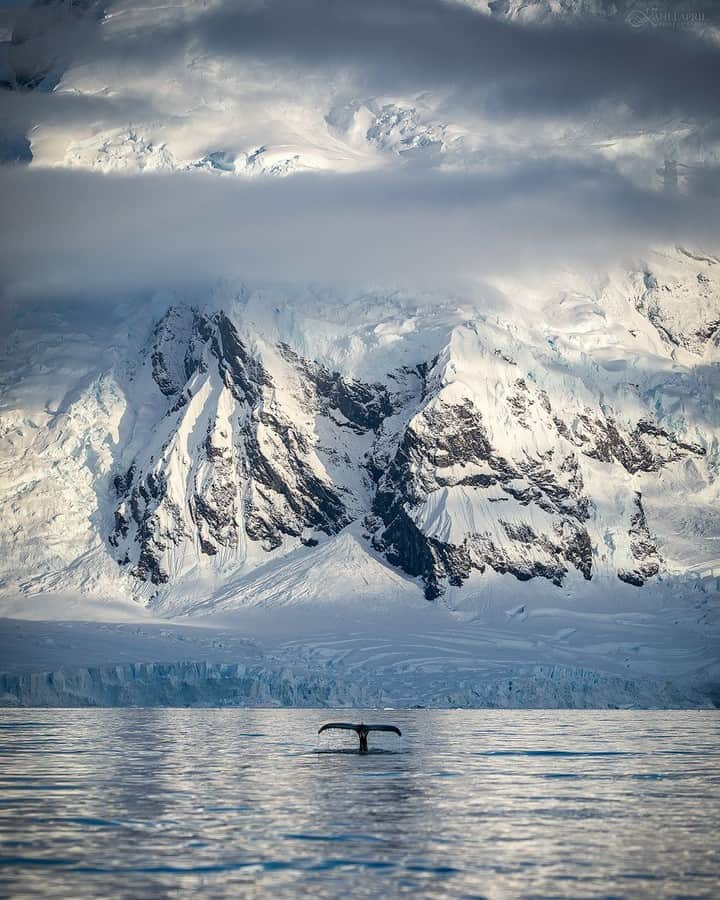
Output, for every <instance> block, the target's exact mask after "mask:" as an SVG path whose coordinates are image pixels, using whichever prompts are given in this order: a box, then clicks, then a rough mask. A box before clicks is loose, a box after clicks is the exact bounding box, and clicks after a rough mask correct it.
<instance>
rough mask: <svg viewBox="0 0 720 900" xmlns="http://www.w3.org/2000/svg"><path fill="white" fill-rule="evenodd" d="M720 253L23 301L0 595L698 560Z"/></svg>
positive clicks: (702, 570) (643, 573)
mask: <svg viewBox="0 0 720 900" xmlns="http://www.w3.org/2000/svg"><path fill="white" fill-rule="evenodd" d="M719 270H720V263H719V262H718V260H717V259H716V258H715V257H713V256H710V255H707V254H698V253H691V252H689V251H687V250H683V249H681V248H676V249H673V250H668V251H664V252H658V253H656V254H654V256H653V257H652V258H649V259H648V260H646V261H644V262H643V263H642V265H639V266H638V267H637V268H636V269H634V270H623V271H620V270H618V271H616V272H611V273H609V274H608V275H607V277H606V278H605V279H600V280H598V279H594V280H593V279H589V278H587V279H585V280H583V279H582V278H581V277H580V276H579V275H576V276H573V278H572V279H569V280H568V279H567V278H566V279H565V281H564V282H563V281H561V282H559V283H552V284H549V285H548V286H547V287H546V288H545V293H544V295H543V294H542V293H541V292H540V291H539V289H538V288H537V286H533V287H532V288H528V287H527V286H523V285H521V284H515V285H511V284H509V283H505V284H503V285H502V286H500V287H501V288H502V292H503V293H502V294H501V293H500V287H499V288H498V289H497V290H496V291H495V292H494V293H493V295H492V296H493V301H492V302H491V301H489V300H487V301H484V302H483V301H480V300H477V299H475V300H473V301H470V300H468V299H467V298H465V299H462V298H458V297H449V298H447V297H446V298H439V297H413V296H411V295H408V294H402V293H398V294H387V293H382V292H375V293H370V294H362V295H359V296H351V295H348V296H347V297H345V298H342V299H341V300H340V302H338V298H337V297H334V296H331V295H329V294H328V295H323V294H322V293H321V292H316V291H312V290H308V291H299V292H296V293H294V294H293V293H292V292H289V291H288V290H287V289H280V288H272V287H269V286H264V287H263V286H260V287H254V288H251V287H247V286H241V287H239V288H232V289H231V288H230V287H229V286H228V285H225V286H221V287H218V288H216V289H215V290H214V292H210V294H209V295H208V296H207V297H205V298H204V300H198V299H197V298H187V297H185V298H182V297H178V296H170V297H168V296H164V297H160V298H157V299H156V301H155V302H154V304H152V305H151V309H149V310H144V309H140V308H139V307H137V308H136V307H133V310H134V311H133V312H132V315H133V316H134V317H135V318H134V319H133V320H131V322H130V327H128V324H127V323H126V322H125V321H123V317H124V316H125V315H126V313H122V314H120V315H118V318H117V319H116V320H115V325H114V326H107V325H105V326H102V327H101V326H98V329H97V330H96V331H94V332H93V331H92V327H91V326H90V327H89V326H88V324H87V323H83V328H84V331H83V328H80V327H79V323H78V322H75V323H71V322H68V321H63V320H62V316H61V313H60V312H59V311H53V312H52V314H50V318H49V319H48V322H47V327H48V329H50V330H47V331H44V332H43V331H42V326H40V325H34V326H33V327H32V328H28V327H26V326H24V325H23V323H22V322H20V323H18V327H17V328H16V330H15V331H14V332H13V333H12V335H11V336H10V338H9V341H8V343H7V346H6V349H5V365H4V374H3V380H4V408H3V414H2V441H3V443H4V452H3V459H4V460H5V462H4V463H3V473H2V477H3V492H2V498H3V499H2V512H3V520H4V522H5V527H4V528H3V533H2V538H1V539H2V544H3V553H2V560H3V563H2V565H3V571H2V574H1V577H2V591H3V594H4V595H5V596H11V595H12V596H17V595H18V594H22V593H26V594H33V593H37V592H42V591H45V592H47V591H78V590H79V591H81V592H86V593H88V594H90V595H97V596H112V595H115V596H117V595H124V596H127V597H128V598H135V599H139V600H141V601H142V602H144V603H151V604H152V606H153V608H155V609H159V610H162V609H166V610H167V611H168V612H169V611H172V612H174V613H177V612H183V611H189V610H193V609H202V610H203V611H204V612H207V611H208V610H210V609H212V608H213V604H214V603H217V605H218V608H222V609H232V608H233V606H234V605H236V606H245V605H248V604H253V603H254V602H262V603H263V604H270V605H272V604H274V603H285V602H287V601H288V597H287V596H286V593H285V592H286V591H287V589H288V585H289V584H293V583H294V584H295V590H300V589H299V587H298V585H299V584H300V583H301V582H302V584H303V585H304V587H303V588H302V589H301V590H300V594H301V595H302V596H303V597H304V598H305V599H308V598H310V599H312V596H313V589H312V587H311V588H310V590H309V593H308V588H307V585H308V584H310V585H311V584H312V569H313V566H314V565H315V564H317V566H318V571H324V572H325V578H324V583H323V584H322V585H319V584H318V585H317V586H316V589H315V593H316V594H317V595H320V594H327V593H328V591H329V593H330V594H332V593H333V590H334V591H335V593H337V594H342V593H343V591H344V588H345V583H344V579H345V578H346V577H349V581H348V582H347V583H348V584H352V583H353V582H352V577H353V576H354V575H355V573H356V572H360V573H361V574H362V579H363V583H367V584H370V585H373V588H372V590H371V591H370V593H371V594H372V596H373V597H375V598H376V599H377V598H380V599H381V598H382V597H383V591H384V590H387V595H388V597H393V596H398V597H408V598H409V597H411V596H418V597H419V596H420V594H421V592H422V593H424V595H425V597H426V598H427V599H430V600H437V599H438V598H442V600H443V602H444V603H447V604H449V605H450V606H451V607H453V608H455V607H456V608H461V607H464V606H466V603H467V597H468V596H473V595H474V592H475V591H476V586H477V584H478V583H480V584H482V583H483V579H484V580H485V581H486V583H487V584H492V583H494V581H493V578H494V577H495V576H507V577H510V578H511V579H512V580H514V581H517V582H518V584H519V583H524V582H528V581H531V580H532V581H535V580H537V579H541V580H543V581H547V582H549V583H550V584H551V585H553V586H555V587H556V588H557V589H558V590H562V589H569V590H571V591H572V592H574V593H575V594H577V596H579V597H582V596H583V592H584V590H585V588H583V585H589V584H590V583H591V582H593V581H595V582H596V583H597V582H598V580H601V581H602V580H605V581H606V582H607V584H608V585H609V586H610V587H609V588H608V590H611V591H616V590H620V589H622V587H623V585H625V586H629V587H632V588H640V589H643V590H647V591H651V592H652V590H653V585H654V584H656V583H657V580H658V578H660V579H663V578H666V579H667V578H669V577H673V578H678V577H679V578H681V579H683V578H686V577H689V576H690V575H692V574H694V575H698V574H699V575H700V576H702V575H708V576H709V575H711V574H712V572H713V569H714V567H715V566H717V565H718V554H717V550H716V542H717V540H718V534H719V533H720V529H719V528H718V520H717V514H716V513H715V511H714V510H715V508H716V501H717V490H718V481H717V465H718V425H719V423H718V417H719V410H718V404H717V391H718V384H719V383H720V381H719V379H718V366H717V362H718V341H717V335H718V321H719V320H720V276H719V275H718V271H719ZM498 297H501V298H502V299H501V300H498ZM698 298H699V299H698ZM493 303H494V304H495V306H494V307H493ZM683 308H687V316H685V317H684V318H683V315H682V309H683ZM113 327H114V329H115V330H113ZM103 328H104V331H103ZM73 329H76V330H75V331H73ZM80 346H82V350H81V351H80V350H79V347H80ZM31 347H32V349H31ZM76 354H77V356H76ZM75 358H77V359H78V362H74V361H73V362H71V359H72V360H75ZM20 360H22V364H20ZM48 520H49V522H50V524H49V525H48V524H47V523H48ZM335 555H337V560H338V561H340V560H343V559H346V560H352V561H351V562H347V563H346V564H345V565H343V564H340V563H339V564H338V566H337V572H336V573H333V571H332V560H333V558H334V556H335ZM29 560H32V564H28V561H29ZM326 563H327V566H326V568H325V569H323V566H324V565H326ZM293 567H295V568H296V569H297V571H298V572H299V573H302V572H306V576H303V577H302V578H300V577H299V578H297V579H295V580H293V578H292V576H291V574H290V570H291V569H292V568H293ZM344 569H345V570H346V571H347V572H348V575H347V576H346V575H345V574H343V570H344ZM254 573H258V574H257V579H260V580H259V581H258V580H255V581H254V580H253V579H254V578H255V575H254ZM273 573H284V576H282V577H279V576H278V577H277V578H275V575H274V574H273ZM491 576H492V577H491ZM327 579H329V580H330V581H329V584H330V587H328V581H327ZM478 579H479V581H478ZM333 580H334V581H333ZM333 583H334V587H333ZM253 584H254V585H255V588H254V589H251V588H250V586H251V585H253ZM260 584H263V585H264V587H262V588H261V587H260ZM273 584H275V585H276V587H275V589H274V590H273V588H272V587H271V586H272V585H273ZM233 585H235V586H236V589H237V593H236V595H235V599H233V591H232V589H231V588H232V586H233ZM357 587H358V585H357V583H355V589H357ZM258 598H262V599H261V600H260V599H258Z"/></svg>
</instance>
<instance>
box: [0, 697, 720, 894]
mask: <svg viewBox="0 0 720 900" xmlns="http://www.w3.org/2000/svg"><path fill="white" fill-rule="evenodd" d="M333 718H341V719H343V720H345V721H360V720H361V719H363V720H364V721H373V720H374V721H384V722H394V723H396V724H398V725H399V726H400V727H401V728H402V730H403V737H402V738H397V737H395V736H394V735H384V734H383V735H373V734H371V735H370V746H371V753H369V754H368V755H367V756H360V755H358V754H357V753H356V752H350V748H355V746H356V744H357V739H356V738H355V736H354V735H352V734H344V733H342V732H330V733H325V734H323V735H321V736H320V737H318V736H317V733H316V732H317V729H318V727H319V725H320V724H321V723H322V722H323V721H328V720H330V719H333ZM373 748H374V749H373ZM0 783H1V784H2V791H1V793H0V841H1V844H0V854H1V858H0V895H2V896H12V897H28V896H46V897H63V898H70V897H72V898H85V897H92V898H96V897H128V898H142V897H165V896H173V897H175V896H191V895H192V896H198V895H200V896H202V895H204V896H209V897H223V896H229V897H234V896H247V897H253V896H274V897H296V896H301V895H311V896H315V897H336V896H344V895H347V896H354V897H357V896H372V897H392V896H396V895H399V894H403V893H408V894H412V893H416V894H419V895H421V896H430V897H477V896H484V897H491V898H496V897H497V898H505V897H520V896H522V897H549V896H550V897H558V896H561V897H566V896H571V897H595V896H602V897H608V896H624V897H628V896H630V897H644V896H647V897H676V896H687V897H711V896H715V897H717V896H720V853H719V850H718V847H720V714H718V713H716V712H634V711H618V712H614V711H613V712H585V711H567V712H565V711H564V712H556V711H531V712H516V711H507V712H506V711H431V710H410V711H407V710H406V711H398V712H390V711H387V712H372V713H370V712H362V713H360V712H354V713H353V712H350V711H348V710H343V711H342V713H339V714H337V713H335V714H333V713H332V712H328V711H327V710H242V709H233V710H200V709H197V710H175V709H166V710H161V709H153V710H140V709H109V710H25V711H9V710H4V711H1V712H0Z"/></svg>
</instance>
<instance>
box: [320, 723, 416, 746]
mask: <svg viewBox="0 0 720 900" xmlns="http://www.w3.org/2000/svg"><path fill="white" fill-rule="evenodd" d="M331 728H335V729H337V730H339V731H354V732H355V733H356V734H357V736H358V737H359V738H360V752H361V753H367V752H368V743H367V736H368V733H369V732H371V731H392V732H393V733H394V734H396V735H398V737H402V732H401V731H400V729H399V728H398V727H397V726H396V725H365V724H364V723H363V722H361V723H360V724H359V725H354V724H353V723H352V722H326V723H325V725H322V726H321V727H320V728H319V729H318V734H322V733H323V731H328V730H329V729H331Z"/></svg>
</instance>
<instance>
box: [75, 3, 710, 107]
mask: <svg viewBox="0 0 720 900" xmlns="http://www.w3.org/2000/svg"><path fill="white" fill-rule="evenodd" d="M130 21H132V19H130ZM86 51H87V53H88V54H89V55H92V54H93V53H97V54H100V55H101V56H102V57H103V58H104V59H107V58H108V54H109V55H110V56H112V57H114V58H115V59H118V60H122V61H124V62H125V63H128V62H129V61H131V62H132V64H133V65H138V66H141V67H144V68H145V69H146V71H147V72H148V74H150V73H151V72H152V70H153V69H155V67H157V65H158V64H162V63H163V62H167V61H169V60H171V59H177V58H178V57H180V56H184V55H191V56H195V57H199V56H201V55H202V54H209V55H211V56H213V57H218V58H225V59H240V60H250V59H252V60H255V61H259V62H262V63H263V64H266V65H274V66H276V67H279V68H281V69H283V68H291V69H292V68H295V69H296V70H300V72H302V71H311V70H323V71H327V70H345V71H347V70H352V71H353V77H354V81H355V83H356V85H357V86H358V88H360V87H362V88H363V89H365V90H367V91H371V92H375V93H378V92H391V91H407V90H444V91H447V92H448V93H449V95H450V97H451V102H452V104H453V105H454V106H455V107H457V108H468V107H469V108H471V109H474V110H478V109H480V108H482V109H483V110H485V111H491V112H493V113H494V114H495V115H500V116H507V115H513V114H522V115H547V114H552V115H572V114H577V113H582V114H585V113H586V112H587V108H588V105H597V104H621V105H622V106H624V107H627V108H628V109H630V110H631V111H632V112H633V114H634V115H635V116H636V117H640V118H641V119H646V118H648V117H653V116H662V115H683V116H689V117H703V116H708V115H711V116H716V115H717V114H718V112H720V95H718V92H717V91H715V90H714V89H713V86H714V85H716V84H718V83H720V46H718V44H717V43H716V42H713V41H711V40H705V39H704V38H703V37H702V36H700V35H699V34H697V33H695V32H694V31H691V30H689V29H684V28H660V27H656V28H652V29H649V28H648V29H642V28H633V27H632V26H631V24H630V23H629V22H628V20H627V19H626V18H622V17H619V16H618V17H615V18H609V17H605V18H599V17H596V18H569V19H560V20H557V21H555V22H552V23H547V22H546V23H544V24H542V25H538V26H532V25H520V24H517V23H512V22H508V21H507V20H504V19H502V18H499V17H494V16H488V15H481V14H480V13H478V12H477V11H476V10H474V9H472V8H471V7H470V6H467V5H464V4H462V3H458V2H450V0H362V2H358V0H332V2H329V0H294V2H293V3H286V2H284V0H264V2H258V0H246V2H244V3H240V4H237V3H221V4H212V5H210V6H209V7H207V9H206V10H204V11H202V12H198V11H197V10H195V11H193V12H192V14H191V13H189V12H188V11H187V9H186V8H183V12H182V14H181V15H177V16H166V17H163V18H160V19H159V20H158V21H157V22H156V24H155V27H143V28H131V27H128V28H126V29H122V28H119V29H117V30H116V31H115V32H114V33H113V34H112V39H111V40H110V41H108V40H107V39H104V40H103V41H102V43H101V44H98V45H96V46H95V47H94V48H93V47H92V46H88V47H87V48H86Z"/></svg>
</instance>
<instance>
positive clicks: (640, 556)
mask: <svg viewBox="0 0 720 900" xmlns="http://www.w3.org/2000/svg"><path fill="white" fill-rule="evenodd" d="M628 534H629V536H630V552H631V553H632V555H633V558H634V559H635V560H636V562H637V566H636V567H635V568H634V569H620V571H619V572H618V578H619V579H620V580H621V581H625V582H627V583H628V584H633V585H635V586H636V587H641V586H642V585H643V584H645V582H646V581H647V580H648V578H652V577H653V576H655V575H657V574H658V572H659V571H660V562H661V559H660V554H659V553H658V549H657V547H656V545H655V543H654V541H653V540H652V537H651V535H650V529H649V528H648V524H647V519H646V518H645V510H644V508H643V505H642V495H641V494H640V492H639V491H636V492H635V511H634V512H633V514H632V516H631V518H630V528H629V530H628Z"/></svg>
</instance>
